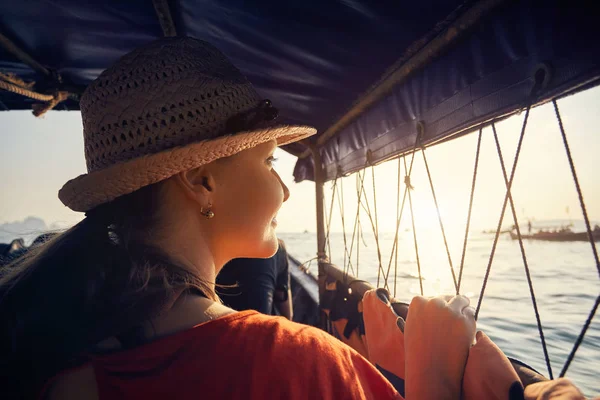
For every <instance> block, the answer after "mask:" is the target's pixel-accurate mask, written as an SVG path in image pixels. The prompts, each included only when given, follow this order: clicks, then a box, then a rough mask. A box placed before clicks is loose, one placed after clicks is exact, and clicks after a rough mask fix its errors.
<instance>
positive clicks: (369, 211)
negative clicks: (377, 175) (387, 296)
mask: <svg viewBox="0 0 600 400" xmlns="http://www.w3.org/2000/svg"><path fill="white" fill-rule="evenodd" d="M362 190H363V192H364V194H365V195H364V199H365V203H364V204H363V203H362V202H361V204H362V206H363V209H364V210H365V212H366V213H367V217H369V221H370V222H371V229H372V230H373V234H374V236H375V243H376V245H377V252H378V253H379V252H380V246H379V236H378V235H377V233H376V232H377V225H376V223H375V221H374V220H373V215H372V214H371V207H370V206H369V199H368V197H367V193H366V191H365V188H364V185H363V187H362ZM374 198H375V197H374ZM376 200H377V199H376V198H375V201H376ZM381 272H383V275H384V276H385V271H383V266H382V265H381V263H379V269H378V271H377V287H379V278H380V276H381V275H380V274H381ZM384 288H386V289H388V290H389V287H388V285H387V279H386V280H385V284H384Z"/></svg>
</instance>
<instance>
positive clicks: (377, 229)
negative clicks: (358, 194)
mask: <svg viewBox="0 0 600 400" xmlns="http://www.w3.org/2000/svg"><path fill="white" fill-rule="evenodd" d="M371 180H372V181H373V210H374V211H375V231H374V234H375V244H376V245H377V260H378V262H379V269H378V270H377V286H379V277H380V276H381V272H382V271H383V273H384V274H385V271H384V270H383V265H382V264H381V247H380V245H379V218H378V217H377V189H376V187H375V167H374V166H371ZM385 288H386V289H388V290H389V286H388V282H387V279H386V281H385Z"/></svg>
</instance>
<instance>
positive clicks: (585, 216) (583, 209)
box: [552, 99, 600, 276]
mask: <svg viewBox="0 0 600 400" xmlns="http://www.w3.org/2000/svg"><path fill="white" fill-rule="evenodd" d="M552 103H553V104H554V111H555V112H556V119H557V120H558V126H559V127H560V133H561V135H562V138H563V143H564V145H565V152H566V153H567V158H568V159H569V165H570V166H571V172H572V174H573V181H574V182H575V187H576V188H577V196H579V204H580V205H581V212H582V213H583V219H584V220H585V227H586V229H587V234H588V239H589V240H590V245H591V246H592V253H593V254H594V260H595V261H596V268H597V269H598V275H599V276H600V261H599V260H598V251H597V250H596V242H595V241H594V235H593V234H592V229H591V227H590V219H589V218H588V213H587V209H586V207H585V201H584V200H583V193H582V192H581V186H579V179H578V178H577V172H576V171H575V164H574V163H573V157H572V156H571V148H570V147H569V142H568V141H567V135H566V133H565V128H564V126H563V123H562V119H561V117H560V111H559V110H558V103H557V102H556V99H554V100H552Z"/></svg>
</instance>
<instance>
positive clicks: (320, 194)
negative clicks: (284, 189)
mask: <svg viewBox="0 0 600 400" xmlns="http://www.w3.org/2000/svg"><path fill="white" fill-rule="evenodd" d="M310 149H311V151H312V154H313V162H314V168H315V194H316V202H317V204H316V212H317V259H318V264H319V275H318V279H319V295H321V294H322V293H324V291H325V278H326V277H327V274H326V272H325V268H324V263H327V262H328V261H329V260H328V259H327V253H326V252H325V247H326V245H327V237H326V235H325V192H324V190H323V189H324V184H325V176H324V174H323V168H322V165H321V154H320V153H319V149H318V148H317V147H316V146H314V145H312V144H311V147H310ZM319 309H320V310H321V308H320V307H319ZM319 325H320V326H319V327H320V328H321V329H323V330H325V331H329V329H328V328H329V323H328V318H327V315H326V314H325V313H324V312H323V311H322V310H321V312H320V324H319Z"/></svg>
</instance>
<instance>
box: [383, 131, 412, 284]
mask: <svg viewBox="0 0 600 400" xmlns="http://www.w3.org/2000/svg"><path fill="white" fill-rule="evenodd" d="M418 140H419V137H418V136H417V139H416V141H415V148H416V146H417V144H418ZM402 159H403V160H404V168H405V171H406V176H405V177H404V183H405V184H406V186H405V188H404V195H403V197H402V205H401V207H400V215H399V216H398V217H397V219H396V232H395V234H394V243H393V245H392V253H391V254H390V262H389V263H388V269H387V273H386V275H385V281H386V282H387V280H388V277H389V275H390V270H391V268H392V259H393V258H394V251H398V250H397V248H398V232H399V230H400V222H401V221H402V214H403V213H404V202H405V201H406V195H407V192H408V191H409V190H412V189H414V188H413V187H412V185H411V184H410V175H411V173H412V168H413V164H414V161H415V150H413V152H412V157H411V159H410V168H408V169H406V160H405V158H404V157H402ZM399 162H400V159H398V163H399ZM398 179H400V178H398Z"/></svg>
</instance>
